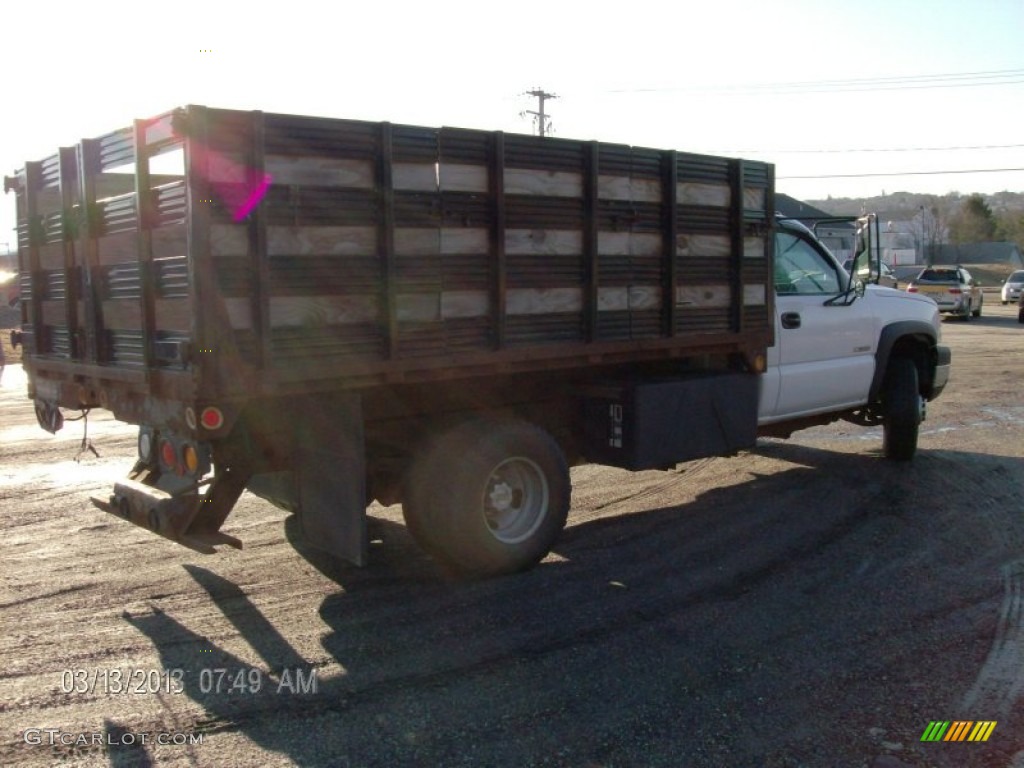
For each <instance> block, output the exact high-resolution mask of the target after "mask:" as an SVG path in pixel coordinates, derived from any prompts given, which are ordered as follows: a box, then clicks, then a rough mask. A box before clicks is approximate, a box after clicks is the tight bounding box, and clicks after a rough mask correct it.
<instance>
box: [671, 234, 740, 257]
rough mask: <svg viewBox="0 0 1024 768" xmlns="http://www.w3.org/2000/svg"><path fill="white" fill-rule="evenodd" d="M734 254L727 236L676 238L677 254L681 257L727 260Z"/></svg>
mask: <svg viewBox="0 0 1024 768" xmlns="http://www.w3.org/2000/svg"><path fill="white" fill-rule="evenodd" d="M731 252H732V246H731V244H730V242H729V237H728V236H727V235H687V234H681V235H679V236H678V237H676V254H677V255H679V256H705V257H707V256H710V257H713V258H722V259H726V258H728V257H729V254H730V253H731Z"/></svg>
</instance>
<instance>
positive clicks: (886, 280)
mask: <svg viewBox="0 0 1024 768" xmlns="http://www.w3.org/2000/svg"><path fill="white" fill-rule="evenodd" d="M881 264H882V274H881V275H880V276H879V278H878V284H879V285H884V286H886V287H887V288H899V287H900V281H899V279H898V278H897V277H896V273H895V272H893V271H892V269H890V268H889V265H888V264H886V263H885V262H884V261H883V262H881ZM843 269H845V270H846V271H847V273H849V274H850V275H851V276H853V277H859V278H860V279H861V280H863V281H864V282H867V279H868V271H867V270H866V269H864V270H860V271H859V272H858V273H857V274H856V275H854V274H853V273H852V272H851V271H850V270H852V269H853V259H847V260H846V261H844V262H843Z"/></svg>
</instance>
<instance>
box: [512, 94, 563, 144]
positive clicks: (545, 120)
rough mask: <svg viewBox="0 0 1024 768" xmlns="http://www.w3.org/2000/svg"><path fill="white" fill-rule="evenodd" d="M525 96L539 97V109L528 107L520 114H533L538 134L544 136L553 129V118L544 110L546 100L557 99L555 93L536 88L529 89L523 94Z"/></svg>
mask: <svg viewBox="0 0 1024 768" xmlns="http://www.w3.org/2000/svg"><path fill="white" fill-rule="evenodd" d="M523 95H524V96H533V97H534V98H536V99H537V110H536V111H534V110H532V109H527V110H526V111H524V112H520V115H533V121H534V123H536V125H537V134H538V135H539V136H541V138H543V137H544V136H546V135H547V134H548V133H549V132H550V131H551V118H550V116H549V115H548V114H547V113H546V112H545V111H544V102H545V101H547V100H548V99H557V98H558V96H556V95H555V94H553V93H548V92H547V91H545V90H544V89H542V88H534V89H533V90H532V91H527V92H526V93H524V94H523Z"/></svg>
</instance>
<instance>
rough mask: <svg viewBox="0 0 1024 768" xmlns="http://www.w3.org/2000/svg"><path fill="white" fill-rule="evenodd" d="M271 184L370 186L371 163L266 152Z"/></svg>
mask: <svg viewBox="0 0 1024 768" xmlns="http://www.w3.org/2000/svg"><path fill="white" fill-rule="evenodd" d="M265 162H266V172H267V173H268V174H270V176H271V180H272V183H274V184H284V185H296V186H303V185H306V186H314V187H352V188H355V189H373V163H372V162H371V161H370V160H358V159H353V158H347V157H323V156H320V157H292V156H290V155H267V157H266V161H265Z"/></svg>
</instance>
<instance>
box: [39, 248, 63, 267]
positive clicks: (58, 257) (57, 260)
mask: <svg viewBox="0 0 1024 768" xmlns="http://www.w3.org/2000/svg"><path fill="white" fill-rule="evenodd" d="M39 268H40V269H43V270H46V271H47V272H49V271H52V270H57V269H64V243H47V244H46V245H41V246H39Z"/></svg>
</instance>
